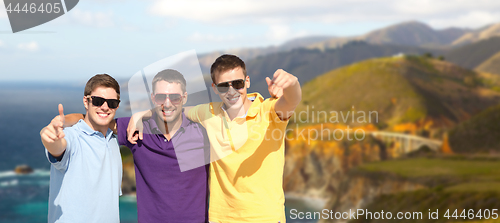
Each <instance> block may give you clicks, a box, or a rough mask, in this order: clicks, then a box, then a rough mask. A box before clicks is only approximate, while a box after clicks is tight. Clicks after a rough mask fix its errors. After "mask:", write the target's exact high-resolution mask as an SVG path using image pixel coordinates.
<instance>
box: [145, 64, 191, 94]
mask: <svg viewBox="0 0 500 223" xmlns="http://www.w3.org/2000/svg"><path fill="white" fill-rule="evenodd" d="M158 81H166V82H169V83H179V84H180V85H181V89H182V93H184V92H186V79H184V76H183V75H182V74H181V73H180V72H179V71H176V70H174V69H166V70H162V71H160V72H158V73H157V74H156V75H155V77H154V78H153V93H154V92H155V89H156V82H158Z"/></svg>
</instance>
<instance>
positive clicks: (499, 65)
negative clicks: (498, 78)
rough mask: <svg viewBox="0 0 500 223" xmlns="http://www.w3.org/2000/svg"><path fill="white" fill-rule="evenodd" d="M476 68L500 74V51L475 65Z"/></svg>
mask: <svg viewBox="0 0 500 223" xmlns="http://www.w3.org/2000/svg"><path fill="white" fill-rule="evenodd" d="M476 70H477V71H481V72H487V73H492V74H499V75H500V51H498V52H497V53H496V54H494V55H493V56H492V57H490V58H489V59H487V60H486V61H484V62H483V63H481V64H480V65H479V66H477V67H476Z"/></svg>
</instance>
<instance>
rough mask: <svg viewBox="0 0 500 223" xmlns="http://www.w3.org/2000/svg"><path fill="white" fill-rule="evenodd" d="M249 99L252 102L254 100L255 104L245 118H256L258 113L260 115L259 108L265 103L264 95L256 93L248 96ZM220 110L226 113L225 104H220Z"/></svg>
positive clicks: (253, 103)
mask: <svg viewBox="0 0 500 223" xmlns="http://www.w3.org/2000/svg"><path fill="white" fill-rule="evenodd" d="M247 98H248V99H250V100H252V99H253V102H252V105H251V106H250V108H248V111H247V113H246V114H245V115H244V116H243V117H245V116H250V117H255V116H256V115H257V113H259V111H260V107H259V106H260V104H261V103H262V102H263V101H264V97H262V95H261V94H259V93H258V92H255V93H249V94H247ZM219 109H221V110H222V111H226V109H224V102H222V103H220V106H219Z"/></svg>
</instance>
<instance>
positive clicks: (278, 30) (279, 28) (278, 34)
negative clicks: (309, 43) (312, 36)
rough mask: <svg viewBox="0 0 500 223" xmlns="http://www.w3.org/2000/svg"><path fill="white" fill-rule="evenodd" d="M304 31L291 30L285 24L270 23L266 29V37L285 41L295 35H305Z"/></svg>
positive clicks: (295, 36)
mask: <svg viewBox="0 0 500 223" xmlns="http://www.w3.org/2000/svg"><path fill="white" fill-rule="evenodd" d="M307 34H308V33H307V32H306V31H298V32H297V31H293V30H292V29H291V28H290V26H287V25H271V26H269V30H268V31H267V34H266V37H267V38H268V39H269V40H272V41H285V40H289V39H294V38H297V37H304V36H307Z"/></svg>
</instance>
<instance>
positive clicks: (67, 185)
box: [40, 74, 122, 223]
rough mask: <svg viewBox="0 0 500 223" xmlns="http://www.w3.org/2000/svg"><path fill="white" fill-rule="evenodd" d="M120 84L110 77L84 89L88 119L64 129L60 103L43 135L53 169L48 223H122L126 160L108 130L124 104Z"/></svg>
mask: <svg viewBox="0 0 500 223" xmlns="http://www.w3.org/2000/svg"><path fill="white" fill-rule="evenodd" d="M119 99H120V86H119V85H118V82H116V80H115V79H113V78H112V77H111V76H109V75H107V74H99V75H95V76H94V77H92V78H91V79H90V80H89V81H88V82H87V85H86V86H85V90H84V96H83V104H84V106H85V109H86V115H85V119H84V120H80V121H79V122H78V123H77V124H76V125H74V126H73V127H70V128H65V129H64V130H63V125H64V114H63V108H62V105H59V113H60V115H59V116H57V117H56V118H54V119H53V120H52V122H51V123H50V124H49V125H48V126H46V127H45V128H43V129H42V131H41V132H40V136H41V139H42V143H43V145H44V146H45V148H46V156H47V158H48V160H49V162H50V163H51V164H52V165H51V168H50V189H49V214H48V222H82V223H83V222H85V223H88V222H96V223H97V222H111V223H112V222H120V216H119V207H118V198H119V196H120V194H121V181H122V162H121V157H120V150H119V147H118V143H117V138H116V136H115V135H113V132H112V131H111V130H110V129H109V128H108V126H109V123H110V122H111V121H112V120H113V118H114V116H115V113H116V109H117V108H118V105H119V103H120V100H119Z"/></svg>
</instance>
